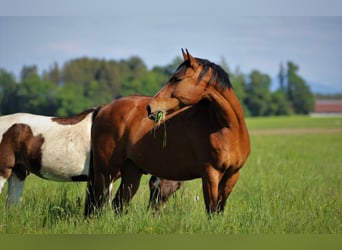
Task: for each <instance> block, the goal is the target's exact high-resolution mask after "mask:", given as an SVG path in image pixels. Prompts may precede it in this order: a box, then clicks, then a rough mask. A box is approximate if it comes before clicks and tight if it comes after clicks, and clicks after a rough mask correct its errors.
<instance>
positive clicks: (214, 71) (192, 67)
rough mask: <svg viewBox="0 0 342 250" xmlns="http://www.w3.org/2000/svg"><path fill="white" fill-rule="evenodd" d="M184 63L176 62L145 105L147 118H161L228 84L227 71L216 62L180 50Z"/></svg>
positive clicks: (206, 97) (205, 97)
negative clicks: (177, 65) (175, 66)
mask: <svg viewBox="0 0 342 250" xmlns="http://www.w3.org/2000/svg"><path fill="white" fill-rule="evenodd" d="M182 54H183V59H184V61H183V63H182V64H180V65H179V67H178V68H177V70H176V71H175V73H174V74H173V75H172V76H171V78H170V79H169V81H168V82H167V83H166V85H165V86H164V87H163V88H162V89H161V90H160V91H159V92H158V93H157V94H156V95H155V96H154V97H153V98H152V100H151V102H150V103H149V104H148V105H147V112H148V116H149V118H150V119H152V120H154V121H156V122H160V120H162V119H164V118H165V116H166V115H167V114H169V113H172V112H175V111H177V110H179V109H181V108H182V107H186V106H192V105H195V104H196V103H198V102H199V101H200V100H203V99H210V94H209V93H210V91H212V89H216V90H218V91H222V90H223V89H224V88H225V87H227V86H228V87H229V88H231V84H230V81H229V78H228V74H227V73H226V72H225V71H224V70H223V69H222V68H221V67H220V66H218V65H216V64H214V63H212V62H210V61H208V60H206V59H200V58H195V57H193V56H192V55H191V54H190V53H189V52H188V50H185V51H184V50H183V49H182Z"/></svg>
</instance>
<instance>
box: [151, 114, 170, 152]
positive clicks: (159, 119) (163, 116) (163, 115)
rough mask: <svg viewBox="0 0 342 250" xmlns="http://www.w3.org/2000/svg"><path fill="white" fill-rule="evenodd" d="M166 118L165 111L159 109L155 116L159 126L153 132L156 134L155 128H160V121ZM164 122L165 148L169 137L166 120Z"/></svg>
mask: <svg viewBox="0 0 342 250" xmlns="http://www.w3.org/2000/svg"><path fill="white" fill-rule="evenodd" d="M163 120H165V114H164V112H163V111H158V112H157V113H156V115H155V116H154V122H155V123H157V126H156V127H155V128H154V129H153V134H154V136H155V130H156V129H157V128H159V126H160V123H161V122H162V121H163ZM163 124H164V138H163V148H165V147H166V141H167V138H166V124H165V122H164V123H163Z"/></svg>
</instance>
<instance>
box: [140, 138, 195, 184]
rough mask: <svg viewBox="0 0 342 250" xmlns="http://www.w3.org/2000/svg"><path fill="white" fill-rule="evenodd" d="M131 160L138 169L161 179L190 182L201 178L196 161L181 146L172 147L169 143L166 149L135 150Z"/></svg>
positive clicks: (187, 150)
mask: <svg viewBox="0 0 342 250" xmlns="http://www.w3.org/2000/svg"><path fill="white" fill-rule="evenodd" d="M146 148H148V149H149V150H148V152H146ZM176 149H177V150H176ZM133 159H134V162H135V163H136V165H137V167H138V168H140V169H142V170H143V171H146V172H148V173H150V174H153V175H155V176H158V177H161V178H165V179H170V180H191V179H195V178H199V177H201V173H200V168H201V167H200V166H199V165H198V161H197V159H195V158H194V157H193V155H192V154H191V153H190V152H189V148H186V147H184V148H183V147H182V146H181V145H177V147H173V145H172V144H171V143H169V144H168V145H167V146H166V148H162V147H153V146H152V147H145V150H136V151H135V154H134V156H133Z"/></svg>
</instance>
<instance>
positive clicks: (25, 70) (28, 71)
mask: <svg viewBox="0 0 342 250" xmlns="http://www.w3.org/2000/svg"><path fill="white" fill-rule="evenodd" d="M31 75H38V68H37V66H36V65H31V66H23V67H22V69H21V73H20V79H21V81H24V80H25V79H26V78H28V77H29V76H31Z"/></svg>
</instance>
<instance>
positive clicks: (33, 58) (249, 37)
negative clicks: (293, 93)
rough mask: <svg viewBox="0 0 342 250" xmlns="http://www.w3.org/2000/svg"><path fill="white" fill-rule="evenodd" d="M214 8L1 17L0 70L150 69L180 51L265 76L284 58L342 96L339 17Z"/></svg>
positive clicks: (315, 86) (319, 86)
mask: <svg viewBox="0 0 342 250" xmlns="http://www.w3.org/2000/svg"><path fill="white" fill-rule="evenodd" d="M138 2H139V3H140V2H142V1H138ZM200 2H201V1H200ZM168 3H170V2H168ZM226 3H229V2H228V1H226ZM222 4H223V5H221V8H218V10H219V14H218V15H208V14H205V13H204V10H205V9H203V7H201V8H199V9H198V12H194V11H193V10H192V11H190V12H191V13H190V14H189V15H185V14H184V13H185V12H186V8H181V11H180V12H179V13H177V15H174V16H172V15H171V14H168V15H166V12H165V9H164V8H161V11H160V12H154V13H155V14H154V15H153V14H151V13H149V11H147V12H146V13H145V12H144V13H145V14H141V13H140V14H139V15H133V14H132V12H127V13H128V14H127V15H124V14H123V13H121V14H120V13H118V14H116V15H83V16H71V17H70V16H69V17H66V16H58V17H48V16H45V17H42V16H40V17H33V16H26V17H23V16H20V15H21V13H17V14H18V15H19V17H18V16H17V17H11V16H6V17H5V16H1V17H0V67H1V68H5V69H6V70H8V71H10V72H12V73H14V74H16V75H19V73H20V70H21V68H22V66H23V65H32V64H35V65H37V66H38V69H39V71H40V72H41V71H42V70H43V69H48V68H49V67H50V66H51V65H52V64H53V63H54V62H57V63H59V65H60V66H61V65H63V63H64V62H66V61H68V60H70V59H73V58H78V57H81V56H88V57H95V58H105V59H116V60H119V59H127V58H128V57H130V56H132V55H137V56H139V57H141V58H142V59H143V61H144V62H145V63H146V64H147V66H148V67H149V68H151V67H153V66H155V65H160V66H164V65H166V64H168V63H170V62H172V60H173V59H174V58H175V57H176V56H180V55H181V48H187V49H188V50H189V51H190V53H192V54H193V55H194V56H196V57H201V58H206V59H209V60H211V61H214V62H216V63H219V62H220V60H221V58H222V57H224V58H225V59H226V61H227V62H228V65H229V66H230V68H231V69H233V70H234V69H235V68H236V67H240V70H241V71H242V72H243V73H250V71H251V70H253V69H258V70H260V71H261V72H263V73H267V74H269V75H270V76H271V77H272V78H274V77H275V76H276V75H277V73H278V71H279V64H280V62H283V63H286V62H287V61H288V60H291V61H293V62H294V63H296V64H297V65H299V67H300V69H299V72H298V73H299V74H300V75H301V76H302V77H303V78H304V79H305V80H306V81H307V82H308V83H309V84H310V85H311V88H312V89H313V90H314V91H317V90H318V91H321V92H327V93H333V92H340V93H342V17H329V16H326V17H318V16H315V17H305V16H297V17H294V16H290V17H264V16H254V17H245V16H228V15H223V14H222V7H224V8H226V10H227V11H229V10H230V6H229V5H224V2H223V3H222ZM145 7H146V6H145ZM220 9H221V11H220ZM147 10H149V9H147ZM171 10H172V8H171ZM163 11H164V12H163ZM17 12H18V10H17ZM8 13H11V12H8ZM156 13H157V14H156ZM164 13H165V14H164ZM0 14H1V13H0ZM33 14H35V13H33ZM57 14H58V13H57Z"/></svg>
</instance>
